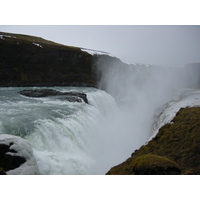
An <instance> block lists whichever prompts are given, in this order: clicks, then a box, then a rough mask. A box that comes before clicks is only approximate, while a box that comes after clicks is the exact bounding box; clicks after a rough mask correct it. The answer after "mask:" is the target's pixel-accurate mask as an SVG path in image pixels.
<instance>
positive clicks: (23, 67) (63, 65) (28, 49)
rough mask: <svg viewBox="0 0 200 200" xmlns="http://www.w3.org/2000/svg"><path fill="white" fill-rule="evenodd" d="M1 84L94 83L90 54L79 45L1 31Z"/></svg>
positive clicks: (58, 84)
mask: <svg viewBox="0 0 200 200" xmlns="http://www.w3.org/2000/svg"><path fill="white" fill-rule="evenodd" d="M0 52H1V53H0V86H3V87H6V86H14V87H17V86H22V87H24V86H96V72H95V70H94V69H93V65H92V62H93V60H92V56H91V55H90V54H88V53H87V52H84V51H82V50H81V49H80V48H78V47H70V46H66V45H62V44H57V43H54V42H51V41H48V40H44V39H42V38H39V37H34V36H28V35H20V34H11V33H3V32H0Z"/></svg>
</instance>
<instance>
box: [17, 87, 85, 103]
mask: <svg viewBox="0 0 200 200" xmlns="http://www.w3.org/2000/svg"><path fill="white" fill-rule="evenodd" d="M19 93H20V94H21V95H24V96H27V97H48V96H62V99H66V100H67V101H70V102H82V100H83V101H84V102H85V103H88V99H87V95H86V94H84V93H80V92H60V91H57V90H52V89H38V90H22V91H20V92H19Z"/></svg>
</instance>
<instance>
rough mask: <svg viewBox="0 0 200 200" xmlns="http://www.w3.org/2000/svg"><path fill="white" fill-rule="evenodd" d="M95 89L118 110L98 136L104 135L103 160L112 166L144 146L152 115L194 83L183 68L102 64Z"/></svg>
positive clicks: (147, 137)
mask: <svg viewBox="0 0 200 200" xmlns="http://www.w3.org/2000/svg"><path fill="white" fill-rule="evenodd" d="M102 72H103V76H102V79H101V81H100V83H99V88H100V89H103V90H105V91H106V92H107V93H109V94H110V95H111V96H112V97H113V98H114V99H115V101H116V104H117V108H118V110H117V111H116V112H115V113H114V114H113V117H112V118H111V120H110V121H107V123H108V124H107V126H104V128H103V129H104V130H103V131H102V132H106V134H107V136H106V137H107V138H106V140H107V146H106V147H105V148H107V150H106V152H107V160H106V163H108V162H110V163H113V166H114V165H116V164H119V163H121V162H123V161H125V160H126V159H127V158H128V157H130V155H131V153H132V152H133V151H134V150H136V149H138V148H139V147H140V146H142V145H143V144H145V143H146V142H147V141H148V139H149V138H150V136H151V134H152V131H153V123H154V120H155V114H156V113H157V112H160V111H161V110H162V106H163V105H164V103H166V102H167V101H169V100H170V99H171V98H172V97H173V96H174V95H176V94H177V92H178V91H180V90H182V89H184V88H188V87H191V86H194V83H195V81H196V80H194V77H192V76H191V77H190V76H189V73H188V70H187V69H185V68H183V69H180V68H164V67H158V66H149V65H142V64H131V65H128V64H127V65H126V64H121V63H119V64H117V63H116V62H115V63H113V64H112V63H109V64H104V65H103V67H102Z"/></svg>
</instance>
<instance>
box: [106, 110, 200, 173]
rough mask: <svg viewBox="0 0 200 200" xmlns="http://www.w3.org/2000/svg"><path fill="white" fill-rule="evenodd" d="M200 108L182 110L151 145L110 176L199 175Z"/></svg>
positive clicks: (162, 129) (110, 171) (133, 155)
mask: <svg viewBox="0 0 200 200" xmlns="http://www.w3.org/2000/svg"><path fill="white" fill-rule="evenodd" d="M199 116H200V107H187V108H181V109H180V110H179V111H178V112H177V114H176V116H175V117H174V119H173V121H172V122H171V123H168V124H166V125H164V126H163V127H162V128H160V130H159V132H158V134H157V135H156V136H155V137H154V138H153V139H152V140H151V141H150V142H148V144H146V145H143V146H142V147H140V149H139V150H136V151H135V152H134V153H132V155H131V157H130V158H128V159H127V160H126V161H125V162H123V163H121V164H119V165H117V166H115V167H113V168H111V169H110V170H109V171H108V172H107V175H161V174H162V175H164V174H165V175H170V174H184V175H187V174H188V175H192V174H193V175H197V174H198V175H199V174H200V118H199Z"/></svg>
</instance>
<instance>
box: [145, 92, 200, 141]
mask: <svg viewBox="0 0 200 200" xmlns="http://www.w3.org/2000/svg"><path fill="white" fill-rule="evenodd" d="M198 106H200V90H193V89H187V90H183V91H181V92H180V93H179V94H178V95H177V96H176V97H175V98H173V99H171V100H170V101H168V102H167V103H166V104H165V105H164V106H163V109H162V111H161V112H159V113H157V117H156V119H155V123H154V128H153V133H152V136H151V137H150V139H149V141H150V140H151V139H153V138H154V137H155V136H156V135H157V133H158V131H159V129H160V128H161V127H162V126H164V125H165V124H167V123H171V121H172V120H173V119H174V117H175V116H176V113H177V112H178V111H179V110H180V109H181V108H186V107H198Z"/></svg>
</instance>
